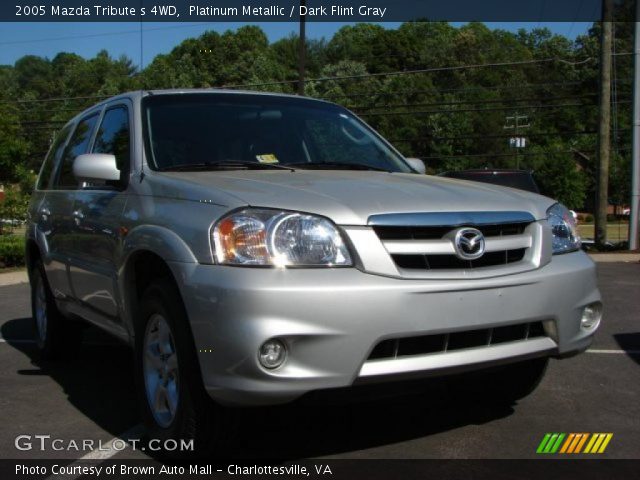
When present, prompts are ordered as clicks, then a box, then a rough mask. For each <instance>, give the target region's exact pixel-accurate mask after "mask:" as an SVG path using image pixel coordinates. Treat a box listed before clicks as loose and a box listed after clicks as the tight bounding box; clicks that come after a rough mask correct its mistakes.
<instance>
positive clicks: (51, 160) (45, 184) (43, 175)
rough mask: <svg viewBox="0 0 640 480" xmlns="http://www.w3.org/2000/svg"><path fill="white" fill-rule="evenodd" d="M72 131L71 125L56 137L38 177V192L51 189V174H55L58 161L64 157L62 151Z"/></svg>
mask: <svg viewBox="0 0 640 480" xmlns="http://www.w3.org/2000/svg"><path fill="white" fill-rule="evenodd" d="M70 131H71V125H67V126H66V127H64V128H63V129H62V131H61V132H60V133H58V134H57V135H56V138H55V139H54V141H53V144H52V145H51V148H50V149H49V153H48V154H47V156H46V158H45V159H44V163H43V164H42V169H41V170H40V176H39V177H38V185H37V187H36V188H37V189H38V190H46V189H47V188H49V180H50V179H51V173H53V169H54V167H55V166H56V164H57V163H58V160H59V159H60V157H61V156H62V150H63V149H64V144H65V141H66V140H67V137H68V136H69V132H70Z"/></svg>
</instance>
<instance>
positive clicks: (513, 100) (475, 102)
mask: <svg viewBox="0 0 640 480" xmlns="http://www.w3.org/2000/svg"><path fill="white" fill-rule="evenodd" d="M597 95H598V94H597V93H587V94H583V95H569V96H561V97H546V98H544V99H540V98H538V97H533V98H506V99H491V100H463V101H451V102H435V103H395V104H393V103H390V104H385V105H368V106H357V105H352V106H348V107H347V108H350V109H353V110H358V111H362V110H371V109H375V108H403V107H405V108H414V107H436V106H447V105H454V106H455V105H486V104H496V103H520V102H533V101H537V100H544V101H553V100H573V99H579V98H589V97H595V96H597Z"/></svg>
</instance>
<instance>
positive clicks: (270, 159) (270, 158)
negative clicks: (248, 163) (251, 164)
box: [256, 153, 280, 163]
mask: <svg viewBox="0 0 640 480" xmlns="http://www.w3.org/2000/svg"><path fill="white" fill-rule="evenodd" d="M256 159H257V160H258V162H260V163H280V161H279V160H278V157H276V156H275V155H274V154H273V153H267V154H264V155H256Z"/></svg>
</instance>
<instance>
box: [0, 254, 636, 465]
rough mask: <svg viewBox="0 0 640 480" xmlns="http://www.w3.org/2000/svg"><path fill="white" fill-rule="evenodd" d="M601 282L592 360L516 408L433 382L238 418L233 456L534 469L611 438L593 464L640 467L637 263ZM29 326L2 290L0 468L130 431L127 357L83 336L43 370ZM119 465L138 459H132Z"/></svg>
mask: <svg viewBox="0 0 640 480" xmlns="http://www.w3.org/2000/svg"><path fill="white" fill-rule="evenodd" d="M598 275H599V281H600V288H601V291H602V293H603V296H604V301H605V319H604V321H603V324H602V326H601V328H600V331H599V333H598V335H597V337H596V339H595V341H594V344H593V345H592V347H591V349H590V351H589V352H587V353H585V354H582V355H579V356H576V357H573V358H569V359H565V360H553V361H552V363H551V365H550V367H549V370H548V372H547V375H546V377H545V379H544V380H543V382H542V384H541V385H540V387H539V388H538V390H536V392H535V393H534V394H533V395H531V396H530V397H528V398H526V399H525V400H522V401H520V402H518V403H517V404H515V405H512V406H498V407H497V406H490V405H485V404H482V403H480V402H477V401H476V400H475V399H460V398H454V397H453V396H452V394H451V393H450V392H449V391H448V390H447V389H446V386H444V385H443V384H442V383H439V382H434V383H433V384H432V385H431V384H430V385H429V388H428V389H427V390H425V391H424V392H422V393H419V394H415V395H412V396H408V397H402V398H394V399H387V400H378V401H375V402H364V403H362V402H360V403H359V402H356V403H353V402H352V403H343V402H337V403H331V404H313V405H310V404H295V405H292V406H287V407H278V408H272V409H260V410H244V411H243V412H242V414H241V415H239V417H240V420H239V426H238V430H237V432H236V434H235V435H234V437H233V438H232V439H230V441H229V445H230V452H232V454H233V455H234V456H237V457H239V458H273V459H280V460H300V459H305V458H319V457H328V458H358V459H365V458H376V459H379V458H389V459H408V458H479V459H481V458H536V453H535V450H536V447H537V446H538V444H539V443H540V441H541V439H542V437H543V436H544V434H545V433H546V432H611V433H613V439H612V440H611V443H610V444H609V446H608V448H607V450H606V452H605V453H604V454H602V455H601V456H599V457H600V458H636V459H637V458H640V402H639V401H638V399H639V398H640V264H638V263H600V264H598ZM29 317H30V308H29V289H28V285H26V284H21V285H12V286H5V287H0V332H1V337H2V340H1V341H0V365H1V367H0V411H2V412H3V415H2V418H3V426H2V429H1V430H0V458H14V459H19V458H23V459H27V458H79V457H81V456H82V455H83V453H80V454H78V453H76V452H74V451H54V450H47V451H44V452H41V451H20V450H17V449H16V448H15V445H14V442H15V438H16V437H17V436H18V435H24V434H27V435H38V434H45V435H51V437H52V438H61V439H69V440H71V439H75V440H76V441H81V440H82V439H93V440H95V441H96V442H97V441H102V442H104V443H107V442H109V440H111V439H113V438H114V437H118V436H122V435H123V434H129V435H130V433H131V432H136V426H137V425H138V424H139V419H138V414H137V411H136V405H135V401H134V392H133V386H134V385H133V379H132V373H131V372H132V360H131V354H130V352H129V350H128V349H127V348H126V347H123V346H120V345H118V344H116V343H114V342H113V341H112V340H110V339H109V338H107V337H105V336H104V335H102V334H100V333H99V332H96V331H93V330H91V329H88V331H87V335H86V337H87V338H86V340H85V342H84V345H83V348H82V350H81V352H80V354H79V358H77V359H75V360H73V361H64V362H56V363H51V362H39V361H36V360H34V358H35V356H34V345H33V341H32V338H33V333H32V330H31V325H30V318H29ZM131 429H133V430H131ZM255 432H260V435H256V434H255ZM129 438H131V437H129ZM265 438H267V439H269V438H270V439H273V441H265ZM116 455H117V458H121V459H123V458H145V453H144V452H142V451H135V452H134V451H132V450H131V449H126V450H123V451H121V452H119V453H117V454H116Z"/></svg>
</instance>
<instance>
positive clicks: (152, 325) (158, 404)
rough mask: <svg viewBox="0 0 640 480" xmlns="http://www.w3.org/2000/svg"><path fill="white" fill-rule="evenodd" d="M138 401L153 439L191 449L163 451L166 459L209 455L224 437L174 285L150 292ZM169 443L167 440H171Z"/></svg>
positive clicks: (141, 336) (139, 348) (142, 324)
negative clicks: (205, 388)
mask: <svg viewBox="0 0 640 480" xmlns="http://www.w3.org/2000/svg"><path fill="white" fill-rule="evenodd" d="M135 356H136V381H137V384H138V401H139V405H140V410H141V412H142V417H143V421H144V424H145V426H146V429H147V433H148V436H149V439H150V440H154V441H155V442H156V443H157V444H158V445H160V446H164V445H168V444H173V442H174V441H175V442H177V444H178V445H180V444H181V443H183V444H186V445H192V446H193V449H190V447H188V448H189V449H187V450H184V451H180V450H179V449H178V450H173V451H169V450H163V451H159V452H157V453H159V454H161V455H162V456H165V457H174V458H181V457H192V456H194V455H195V454H201V453H204V452H207V453H208V452H210V451H211V450H212V448H213V444H215V442H216V441H217V440H218V439H219V438H220V435H221V433H222V432H221V428H220V426H219V422H218V421H217V419H218V415H216V413H217V410H218V407H217V406H216V405H215V404H214V403H213V401H212V400H211V399H210V398H209V397H208V395H207V393H206V391H205V390H204V387H203V383H202V377H201V375H200V368H199V362H198V358H197V356H196V352H195V346H194V341H193V337H192V334H191V329H190V327H189V322H188V318H187V315H186V312H185V309H184V306H183V304H182V300H181V298H180V295H179V293H178V291H177V289H176V287H175V285H173V283H172V282H170V281H169V280H161V281H157V282H154V283H153V284H152V285H151V286H149V287H148V288H147V290H146V291H145V293H144V294H143V296H142V300H141V304H140V316H139V318H138V322H137V325H136V338H135ZM168 441H169V442H168Z"/></svg>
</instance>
